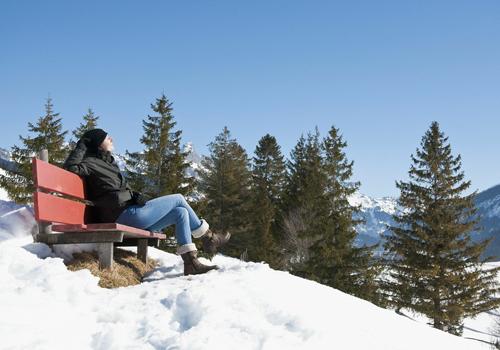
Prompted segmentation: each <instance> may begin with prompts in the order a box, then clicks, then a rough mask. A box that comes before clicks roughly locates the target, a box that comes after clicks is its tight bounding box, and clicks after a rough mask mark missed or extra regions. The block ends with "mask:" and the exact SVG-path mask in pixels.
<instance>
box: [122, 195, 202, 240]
mask: <svg viewBox="0 0 500 350" xmlns="http://www.w3.org/2000/svg"><path fill="white" fill-rule="evenodd" d="M116 222H117V223H119V224H123V225H127V226H132V227H137V228H140V229H143V230H148V231H160V230H161V229H163V228H165V227H167V226H170V225H174V224H175V237H176V238H177V243H178V244H179V245H181V246H182V245H185V244H189V243H192V240H191V231H193V230H196V229H197V228H199V227H200V226H201V224H202V223H201V220H200V219H199V218H198V216H197V215H196V213H195V212H194V210H193V209H192V208H191V207H190V206H189V204H188V202H186V199H184V196H183V195H181V194H170V195H167V196H162V197H158V198H155V199H152V200H149V201H147V202H146V204H145V205H143V206H138V205H132V206H130V207H128V208H127V209H125V210H124V211H123V212H122V213H121V214H120V216H119V217H118V219H117V220H116Z"/></svg>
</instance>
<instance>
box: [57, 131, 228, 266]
mask: <svg viewBox="0 0 500 350" xmlns="http://www.w3.org/2000/svg"><path fill="white" fill-rule="evenodd" d="M112 151H113V139H112V138H111V137H110V136H109V135H108V134H107V133H106V132H105V131H104V130H102V129H92V130H89V131H87V132H86V133H85V134H84V135H83V136H82V138H81V139H80V140H79V141H78V142H77V144H76V147H75V149H74V150H73V151H72V152H71V154H70V155H69V156H68V159H66V161H65V163H64V168H65V169H67V170H69V171H71V172H73V173H75V174H78V175H80V176H81V177H83V178H84V179H85V185H86V192H87V196H88V198H89V199H90V200H91V201H92V202H93V203H94V205H95V215H96V218H95V219H96V221H98V222H106V223H107V222H117V223H119V224H123V225H127V226H133V227H137V228H140V229H143V230H148V231H160V230H162V229H163V228H165V227H167V226H170V225H173V224H175V236H176V238H177V242H178V244H179V247H178V248H177V253H178V254H180V255H181V257H182V260H183V261H184V275H193V274H201V273H205V272H208V271H210V270H212V269H216V268H217V266H208V265H204V264H202V263H201V262H200V261H199V260H198V258H197V250H196V245H195V244H194V243H192V240H191V236H193V237H194V238H201V240H202V243H203V250H204V251H206V252H208V253H211V254H215V253H216V252H217V248H218V247H220V246H222V245H223V244H225V243H226V242H227V241H228V240H229V238H230V234H229V233H226V234H225V235H222V234H219V233H215V232H212V231H210V229H209V226H208V223H207V222H206V221H205V220H200V219H199V218H198V216H197V215H196V213H195V212H194V211H193V209H192V208H191V207H190V206H189V204H188V203H187V202H186V200H185V199H184V197H183V196H182V195H181V194H171V195H167V196H162V197H158V198H154V199H151V200H147V199H146V198H145V197H144V196H143V195H142V194H141V193H139V192H135V191H132V190H131V189H130V187H129V186H128V185H127V182H126V180H125V178H124V177H123V176H122V174H121V172H120V169H119V168H118V165H117V164H116V162H115V161H114V158H113V156H112V155H111V152H112Z"/></svg>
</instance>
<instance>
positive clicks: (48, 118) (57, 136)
mask: <svg viewBox="0 0 500 350" xmlns="http://www.w3.org/2000/svg"><path fill="white" fill-rule="evenodd" d="M53 107H54V106H53V104H52V99H51V98H50V97H49V98H47V103H46V104H45V115H44V116H43V117H40V118H39V119H38V121H37V123H36V124H32V123H28V130H29V132H31V133H33V135H30V136H27V137H22V136H19V138H20V140H21V141H22V144H23V146H17V145H16V146H13V147H12V151H11V157H12V161H13V162H14V164H16V169H15V170H14V171H8V170H6V174H5V175H0V186H1V187H3V188H4V189H5V190H6V191H7V194H8V196H9V197H10V199H12V200H13V201H14V202H16V203H19V204H30V203H31V201H32V196H33V191H34V184H33V176H32V169H31V158H32V157H34V156H36V155H37V154H38V152H40V151H41V150H43V149H46V150H48V152H49V162H50V163H52V164H55V165H58V166H60V165H61V164H62V163H63V162H64V160H65V159H66V155H67V150H66V148H65V147H64V137H65V135H66V134H67V131H64V132H63V131H62V124H61V118H58V116H59V113H54V110H53Z"/></svg>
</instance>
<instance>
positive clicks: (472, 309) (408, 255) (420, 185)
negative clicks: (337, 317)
mask: <svg viewBox="0 0 500 350" xmlns="http://www.w3.org/2000/svg"><path fill="white" fill-rule="evenodd" d="M411 158H412V165H411V167H410V170H409V181H408V182H404V181H399V182H397V183H396V185H397V187H398V189H399V190H400V197H399V205H400V206H401V207H402V208H403V211H401V213H400V214H397V215H395V216H394V220H395V222H396V225H394V227H391V231H392V233H393V234H392V235H387V236H386V237H385V238H386V240H387V242H386V250H387V252H388V254H389V264H388V267H389V270H388V271H389V276H390V277H389V279H388V280H387V281H386V282H385V288H386V291H387V293H388V296H389V298H390V303H391V304H392V305H393V306H395V307H396V308H397V309H401V308H408V309H412V310H414V311H416V312H418V313H421V314H424V315H426V316H427V317H428V318H429V319H430V320H432V324H433V326H434V327H435V328H437V329H441V330H444V331H447V332H450V333H453V334H457V335H459V334H461V333H462V329H463V319H464V318H465V317H470V316H474V315H477V314H478V313H480V312H484V311H487V310H491V309H493V308H495V307H497V306H498V305H499V301H500V300H499V299H498V298H497V297H496V293H498V292H499V288H498V285H497V283H496V280H495V278H496V274H497V272H498V268H497V269H492V270H488V271H485V270H484V269H482V266H481V261H480V256H481V253H482V252H483V251H484V249H485V247H486V246H487V244H488V243H489V242H482V243H474V242H472V240H471V232H472V231H473V230H474V229H476V228H477V223H478V220H477V218H476V216H475V213H476V209H475V207H474V197H475V194H476V193H475V192H474V193H472V194H469V195H465V194H464V192H465V191H466V190H467V189H468V188H469V187H470V184H471V183H470V181H465V180H464V178H465V175H464V173H463V171H461V167H462V162H461V157H460V155H458V156H454V155H452V150H451V146H450V144H449V143H448V138H447V137H445V136H444V134H443V133H442V132H441V131H440V128H439V124H438V123H437V122H433V123H432V125H431V127H430V129H429V130H428V131H427V132H426V133H425V135H424V137H423V138H422V142H421V148H420V149H417V151H416V156H414V155H412V156H411Z"/></svg>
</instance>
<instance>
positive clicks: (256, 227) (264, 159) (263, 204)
mask: <svg viewBox="0 0 500 350" xmlns="http://www.w3.org/2000/svg"><path fill="white" fill-rule="evenodd" d="M285 174H286V169H285V162H284V160H283V155H282V154H281V150H280V147H279V145H278V143H277V142H276V138H274V137H273V136H271V135H269V134H267V135H265V136H264V137H262V138H261V139H260V140H259V143H258V145H257V147H256V149H255V157H254V158H253V167H252V191H251V197H252V201H251V206H252V208H251V210H250V216H251V220H250V222H251V226H252V229H251V230H252V233H253V234H254V235H255V239H254V243H253V244H252V246H251V247H250V248H249V259H250V260H253V261H265V262H267V263H269V264H270V265H271V266H272V267H274V268H279V267H280V266H281V265H282V262H281V261H282V258H283V255H282V254H281V251H280V248H279V238H280V237H279V234H278V222H277V221H278V220H277V219H278V209H279V203H280V201H281V197H282V194H283V190H284V184H285Z"/></svg>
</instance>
